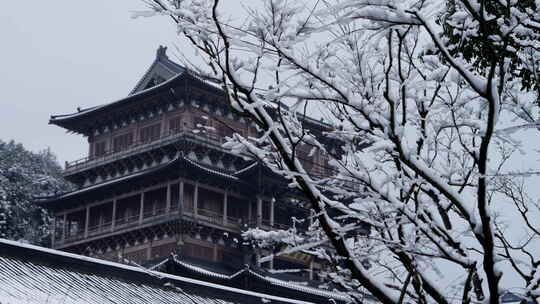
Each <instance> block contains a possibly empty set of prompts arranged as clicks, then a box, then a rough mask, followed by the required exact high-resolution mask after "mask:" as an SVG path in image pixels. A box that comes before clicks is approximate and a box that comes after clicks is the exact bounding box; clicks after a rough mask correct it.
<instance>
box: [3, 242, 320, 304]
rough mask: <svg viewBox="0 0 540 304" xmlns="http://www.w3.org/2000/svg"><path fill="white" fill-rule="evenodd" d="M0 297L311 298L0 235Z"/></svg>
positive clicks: (224, 303)
mask: <svg viewBox="0 0 540 304" xmlns="http://www.w3.org/2000/svg"><path fill="white" fill-rule="evenodd" d="M0 300H1V302H2V303H12V304H19V303H20V304H23V303H24V304H34V303H36V304H37V303H50V304H57V303H58V304H60V303H63V304H71V303H73V304H74V303H97V304H101V303H117V304H123V303H125V304H128V303H129V304H143V303H145V304H146V303H186V304H187V303H200V304H218V303H219V304H243V303H246V304H247V303H282V304H285V303H291V304H309V303H311V302H306V301H300V300H293V299H287V298H285V297H279V296H273V295H267V294H262V293H257V292H252V291H246V290H241V289H237V288H233V287H229V286H223V285H218V284H213V283H209V282H203V281H199V280H194V279H189V278H185V277H180V276H175V275H171V274H167V273H161V272H157V271H152V270H148V269H144V268H142V267H134V266H127V265H123V264H118V263H113V262H108V261H103V260H98V259H93V258H89V257H85V256H81V255H76V254H70V253H65V252H61V251H57V250H52V249H46V248H42V247H37V246H32V245H28V244H22V243H18V242H14V241H8V240H4V239H0Z"/></svg>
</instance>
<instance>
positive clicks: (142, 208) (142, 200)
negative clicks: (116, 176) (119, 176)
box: [139, 192, 144, 225]
mask: <svg viewBox="0 0 540 304" xmlns="http://www.w3.org/2000/svg"><path fill="white" fill-rule="evenodd" d="M140 208H141V210H139V225H140V224H142V221H143V214H144V192H141V207H140Z"/></svg>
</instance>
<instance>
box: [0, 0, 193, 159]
mask: <svg viewBox="0 0 540 304" xmlns="http://www.w3.org/2000/svg"><path fill="white" fill-rule="evenodd" d="M144 8H145V6H144V4H143V3H142V1H140V0H114V1H110V0H93V1H80V0H54V1H9V2H6V3H3V6H2V9H1V10H0V39H1V40H0V41H1V44H0V46H1V48H0V139H2V140H10V139H13V140H15V141H17V142H22V143H23V144H24V145H25V146H26V147H27V148H29V149H31V150H41V149H44V148H47V147H50V148H51V150H52V151H53V152H54V153H55V154H57V155H58V158H59V160H60V161H61V162H64V161H66V160H74V159H77V158H80V157H83V156H85V154H86V150H87V146H86V140H85V139H84V138H83V137H82V136H80V135H74V134H66V132H65V130H63V129H61V128H59V127H57V126H53V125H48V119H49V117H50V115H51V114H66V113H71V112H74V111H75V110H76V108H77V107H78V106H81V107H83V108H84V107H89V106H94V105H98V104H102V103H106V102H111V101H114V100H116V99H119V98H122V97H124V96H126V95H127V94H128V93H129V91H130V90H131V89H132V87H133V86H134V85H135V83H136V82H137V80H138V79H139V78H140V77H141V76H142V74H143V73H144V72H145V71H146V69H147V68H148V66H149V65H150V64H151V63H152V60H153V59H154V56H155V51H156V49H157V47H158V46H159V45H160V44H162V45H168V46H169V50H170V51H169V53H171V51H172V53H173V54H171V57H173V59H174V52H175V50H174V45H178V46H180V47H182V45H180V44H179V43H178V39H177V36H176V34H175V28H174V26H173V25H172V23H171V22H170V21H169V20H167V19H165V18H157V17H153V18H138V19H132V18H131V12H132V11H134V10H142V9H144ZM186 49H187V50H189V49H188V48H187V47H186ZM187 53H190V51H187ZM191 53H192V52H191Z"/></svg>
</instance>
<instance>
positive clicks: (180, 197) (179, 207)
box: [178, 181, 184, 214]
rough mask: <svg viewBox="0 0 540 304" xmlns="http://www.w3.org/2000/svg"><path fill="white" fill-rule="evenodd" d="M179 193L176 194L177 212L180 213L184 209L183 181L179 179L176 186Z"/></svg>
mask: <svg viewBox="0 0 540 304" xmlns="http://www.w3.org/2000/svg"><path fill="white" fill-rule="evenodd" d="M178 188H179V191H180V193H179V194H178V200H179V202H178V203H179V205H178V212H179V213H180V214H182V211H183V210H184V181H180V185H179V186H178Z"/></svg>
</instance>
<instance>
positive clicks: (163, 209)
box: [39, 47, 331, 279]
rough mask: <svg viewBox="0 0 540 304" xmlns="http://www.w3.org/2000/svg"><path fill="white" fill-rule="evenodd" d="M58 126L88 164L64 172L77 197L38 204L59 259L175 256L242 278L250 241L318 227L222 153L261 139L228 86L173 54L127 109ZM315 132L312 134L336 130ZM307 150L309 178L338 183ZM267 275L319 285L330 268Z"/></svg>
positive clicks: (295, 262)
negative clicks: (233, 144)
mask: <svg viewBox="0 0 540 304" xmlns="http://www.w3.org/2000/svg"><path fill="white" fill-rule="evenodd" d="M50 123H51V124H54V125H57V126H60V127H62V128H65V129H66V130H68V131H69V132H73V133H77V134H80V135H82V136H85V137H86V138H87V139H88V156H86V157H84V158H81V159H79V160H76V161H73V162H67V163H66V165H65V170H64V176H65V178H66V179H67V180H69V181H71V182H72V183H74V184H75V185H76V187H77V189H76V190H74V191H72V192H69V193H63V194H60V195H56V196H54V197H48V198H42V199H40V200H39V203H40V204H41V205H42V206H44V207H45V208H47V209H48V210H49V211H51V212H52V214H54V225H53V226H54V227H53V231H54V233H53V240H52V244H53V245H52V246H53V248H54V249H60V250H63V251H67V252H71V253H77V254H84V255H88V256H92V257H98V258H102V259H107V260H111V261H120V262H125V261H130V262H134V263H144V262H147V261H158V260H160V259H161V260H162V259H164V258H167V257H168V256H170V254H171V252H174V253H177V254H178V255H179V256H181V257H186V258H193V259H198V260H200V261H203V262H205V261H206V262H213V263H218V264H219V263H222V264H223V265H225V266H226V267H229V266H230V267H233V266H235V267H242V266H243V265H245V264H247V263H250V261H251V260H253V257H252V256H253V252H252V250H251V249H250V248H249V247H248V246H243V242H242V237H241V233H242V231H244V230H245V229H247V228H250V227H259V228H261V229H264V230H272V229H278V228H281V229H283V228H287V227H290V226H291V225H295V226H296V227H297V228H299V229H303V228H306V226H307V224H308V222H309V212H308V211H307V210H308V209H307V208H305V204H304V202H303V200H302V196H301V195H300V194H299V193H297V192H295V190H292V189H290V187H288V186H287V182H286V181H284V180H283V179H282V178H280V177H279V176H276V175H275V174H274V173H273V172H271V171H270V170H269V169H267V168H265V167H264V166H262V165H261V164H260V163H259V162H257V161H256V160H255V159H253V158H251V157H250V156H249V155H238V154H235V153H233V152H232V151H230V150H228V149H226V148H224V147H223V146H222V145H223V143H224V142H225V138H226V137H227V136H231V135H232V134H233V133H234V132H236V133H239V134H242V135H245V136H250V135H257V132H258V131H257V129H256V127H255V126H254V125H253V124H251V123H250V122H249V121H247V120H246V119H245V118H243V117H242V116H240V115H238V114H236V113H234V112H233V111H232V110H231V109H230V107H229V105H228V103H227V101H226V99H225V96H224V93H223V91H222V89H221V87H220V86H219V85H218V84H216V83H215V82H213V81H211V80H209V79H205V78H203V77H200V76H199V75H198V74H196V73H194V72H192V71H189V70H188V69H186V68H184V67H182V66H180V65H178V64H176V63H174V62H173V61H171V60H170V59H169V58H168V56H167V55H166V48H164V47H160V48H159V49H158V51H157V54H156V58H155V60H154V62H153V63H152V64H151V66H150V68H149V69H148V70H147V72H146V73H145V75H144V77H143V78H142V79H141V80H140V81H139V82H138V83H137V85H136V86H135V88H134V89H133V91H132V92H131V93H130V94H129V95H128V96H127V97H126V98H123V99H121V100H118V101H115V102H112V103H108V104H105V105H102V106H97V107H93V108H89V109H83V110H81V109H78V110H77V112H76V113H73V114H67V115H55V116H52V117H51V119H50ZM305 124H306V125H307V126H308V127H309V128H310V131H311V132H314V133H316V132H322V131H323V130H324V129H325V128H328V126H327V125H325V124H323V123H320V122H317V121H315V120H311V119H309V118H306V119H305ZM309 150H310V147H302V148H301V151H300V153H299V155H300V158H301V159H302V161H303V162H304V163H305V164H306V167H307V168H308V169H309V171H310V173H311V174H313V175H316V176H318V177H321V176H328V175H330V174H331V169H330V168H329V167H328V165H327V159H326V158H325V157H324V155H319V154H317V153H315V154H310V153H309ZM294 219H305V220H304V221H302V222H295V220H294ZM259 266H262V267H263V268H276V269H284V268H291V267H292V268H296V269H305V271H304V272H303V273H304V275H305V278H310V279H315V278H316V273H315V271H314V269H318V268H320V265H317V261H315V260H314V259H313V258H312V257H311V256H309V255H305V254H295V255H287V256H281V257H279V258H276V259H274V260H273V261H271V262H268V263H266V264H265V265H259Z"/></svg>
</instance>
